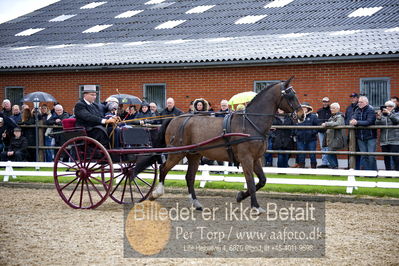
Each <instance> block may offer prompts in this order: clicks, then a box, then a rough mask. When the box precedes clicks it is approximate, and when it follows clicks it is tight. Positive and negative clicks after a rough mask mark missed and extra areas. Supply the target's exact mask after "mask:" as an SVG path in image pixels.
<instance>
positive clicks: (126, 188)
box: [54, 120, 248, 209]
mask: <svg viewBox="0 0 399 266" xmlns="http://www.w3.org/2000/svg"><path fill="white" fill-rule="evenodd" d="M64 122H66V123H65V124H68V122H69V121H68V120H66V121H64ZM157 131H158V127H141V126H137V127H131V128H123V129H122V130H121V136H120V137H121V140H120V141H121V144H120V148H117V149H106V148H105V147H104V146H103V145H102V144H101V143H99V142H98V141H97V140H95V139H93V138H91V137H88V136H87V134H86V130H85V128H79V127H69V126H68V127H64V129H63V131H62V132H60V134H62V135H63V137H64V138H65V139H66V142H65V143H64V144H63V145H62V146H61V148H60V149H59V150H58V152H57V154H56V156H55V158H54V182H55V187H56V190H57V191H58V193H59V195H60V196H61V198H62V199H63V200H64V202H65V203H66V204H68V205H69V206H70V207H72V208H75V209H93V208H96V207H98V206H100V205H101V204H102V203H103V202H104V201H105V200H106V199H107V198H111V199H112V200H114V201H115V202H117V203H119V204H132V203H133V204H134V203H138V202H141V201H143V200H146V199H147V198H148V197H149V195H150V194H151V192H152V190H153V189H154V186H155V184H156V182H157V178H158V163H157V162H154V163H153V164H152V165H151V166H150V167H148V168H147V169H145V170H144V171H143V172H141V173H140V174H137V175H136V174H135V173H134V168H135V165H136V163H137V161H138V160H140V158H143V157H147V156H155V155H159V157H160V158H161V156H164V155H166V154H169V153H176V152H181V151H190V150H191V151H193V150H195V149H197V148H199V147H202V146H204V145H208V144H211V143H212V142H215V141H218V140H219V139H221V138H224V137H231V136H239V137H248V134H242V133H231V134H223V135H221V136H218V137H216V138H212V139H209V140H207V141H204V142H202V143H198V144H194V145H188V146H181V147H172V148H154V147H153V145H152V143H153V140H154V138H155V137H156V135H157Z"/></svg>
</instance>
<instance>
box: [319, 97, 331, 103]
mask: <svg viewBox="0 0 399 266" xmlns="http://www.w3.org/2000/svg"><path fill="white" fill-rule="evenodd" d="M321 101H322V102H329V101H330V98H328V97H324V98H323V100H321Z"/></svg>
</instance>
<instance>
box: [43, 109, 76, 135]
mask: <svg viewBox="0 0 399 266" xmlns="http://www.w3.org/2000/svg"><path fill="white" fill-rule="evenodd" d="M69 117H70V115H69V114H68V113H67V112H63V113H62V114H61V115H57V114H56V113H54V114H53V115H52V116H51V117H50V118H49V119H47V120H46V121H45V123H46V125H57V126H62V123H61V122H56V120H57V119H60V120H61V121H62V120H64V119H67V118H69ZM60 130H62V129H60V128H59V129H58V128H57V129H53V131H60Z"/></svg>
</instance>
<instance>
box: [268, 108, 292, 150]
mask: <svg viewBox="0 0 399 266" xmlns="http://www.w3.org/2000/svg"><path fill="white" fill-rule="evenodd" d="M273 125H279V126H281V125H284V126H291V125H294V121H293V120H292V118H291V117H290V116H289V115H284V116H281V115H277V116H276V117H275V118H274V121H273ZM270 137H271V138H272V142H273V150H291V149H294V139H293V137H294V130H293V129H276V130H274V131H273V132H272V134H271V135H270Z"/></svg>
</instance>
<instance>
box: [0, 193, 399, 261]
mask: <svg viewBox="0 0 399 266" xmlns="http://www.w3.org/2000/svg"><path fill="white" fill-rule="evenodd" d="M182 196H184V197H186V195H182ZM231 200H233V199H231ZM38 264H40V265H87V264H96V265H99V264H101V265H104V264H107V265H126V264H127V265H129V264H138V265H176V264H183V265H187V264H199V265H203V264H212V265H225V264H232V265H265V264H273V265H275V264H277V265H299V264H312V265H313V264H320V265H321V264H323V265H325V264H330V265H337V264H339V265H343V264H349V265H394V264H396V265H398V264H399V206H384V205H375V204H369V205H366V204H353V203H328V202H327V203H326V256H325V257H324V258H316V259H309V258H306V259H300V258H293V259H288V258H285V259H280V258H272V259H266V258H256V259H248V258H246V259H225V258H213V259H174V258H173V259H170V258H168V259H164V258H163V259H149V258H145V259H134V258H123V209H122V207H121V206H120V205H118V204H116V203H114V202H112V201H111V200H107V201H106V202H105V203H104V204H103V205H102V206H100V207H99V208H97V209H96V210H74V209H71V208H70V207H68V206H67V205H66V204H64V202H63V201H62V200H61V199H60V197H59V196H58V194H57V192H56V191H55V190H49V189H25V188H7V187H0V265H38Z"/></svg>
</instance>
